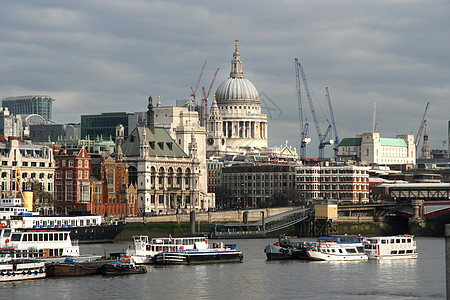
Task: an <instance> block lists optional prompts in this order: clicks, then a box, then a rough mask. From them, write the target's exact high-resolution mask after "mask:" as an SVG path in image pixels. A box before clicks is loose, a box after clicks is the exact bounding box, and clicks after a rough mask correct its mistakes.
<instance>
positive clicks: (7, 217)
mask: <svg viewBox="0 0 450 300" xmlns="http://www.w3.org/2000/svg"><path fill="white" fill-rule="evenodd" d="M0 227H2V228H12V229H35V230H47V229H53V230H58V231H70V232H71V236H72V237H73V238H75V239H77V240H79V241H85V242H100V241H101V242H105V241H112V240H114V238H115V237H116V236H117V235H118V234H119V233H120V232H121V231H122V230H123V228H124V227H125V222H124V221H115V222H109V223H105V222H102V217H101V216H100V215H91V214H88V213H86V214H82V213H80V214H79V215H77V214H75V212H74V215H69V216H41V215H39V213H37V212H30V211H28V208H27V207H25V206H24V205H23V202H22V198H2V199H0Z"/></svg>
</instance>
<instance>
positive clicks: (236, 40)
mask: <svg viewBox="0 0 450 300" xmlns="http://www.w3.org/2000/svg"><path fill="white" fill-rule="evenodd" d="M234 41H235V42H236V52H238V42H239V40H238V38H236V39H235V40H234Z"/></svg>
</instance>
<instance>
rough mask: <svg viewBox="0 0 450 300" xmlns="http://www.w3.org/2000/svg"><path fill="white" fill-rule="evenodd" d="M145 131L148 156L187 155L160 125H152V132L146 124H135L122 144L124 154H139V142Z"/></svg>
mask: <svg viewBox="0 0 450 300" xmlns="http://www.w3.org/2000/svg"><path fill="white" fill-rule="evenodd" d="M144 131H145V139H146V140H147V142H148V144H149V146H150V147H149V149H150V151H149V155H150V156H170V157H189V155H187V154H186V153H185V152H184V151H183V149H181V148H180V146H178V144H177V143H176V142H175V141H174V140H173V139H172V137H171V136H170V135H169V133H167V131H166V130H165V129H164V128H162V127H154V132H152V131H151V130H150V129H149V128H148V127H147V126H143V125H139V126H137V127H136V128H135V129H134V130H133V131H132V132H131V133H130V135H129V136H128V137H127V138H126V139H125V141H124V142H123V144H122V152H123V155H124V156H139V154H140V144H141V140H142V139H143V135H142V133H143V132H144Z"/></svg>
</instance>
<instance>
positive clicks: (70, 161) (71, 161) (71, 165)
mask: <svg viewBox="0 0 450 300" xmlns="http://www.w3.org/2000/svg"><path fill="white" fill-rule="evenodd" d="M69 168H73V160H69Z"/></svg>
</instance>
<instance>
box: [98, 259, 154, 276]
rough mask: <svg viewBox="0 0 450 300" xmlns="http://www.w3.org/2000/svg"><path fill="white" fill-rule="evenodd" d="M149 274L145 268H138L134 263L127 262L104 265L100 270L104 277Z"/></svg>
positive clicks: (113, 262)
mask: <svg viewBox="0 0 450 300" xmlns="http://www.w3.org/2000/svg"><path fill="white" fill-rule="evenodd" d="M144 273H147V268H146V267H145V266H136V265H135V264H134V263H130V262H127V261H112V262H109V263H106V264H103V265H102V266H101V268H100V274H102V275H128V274H144Z"/></svg>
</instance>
